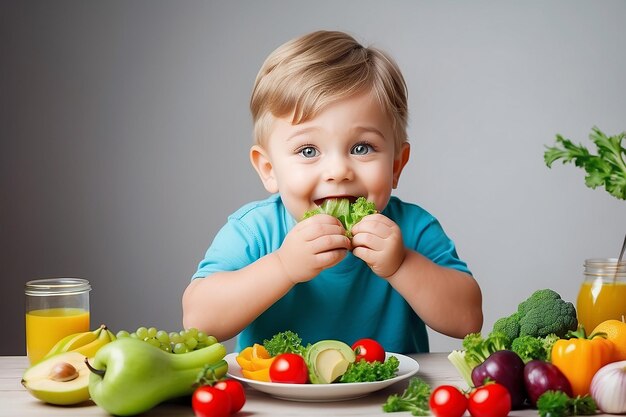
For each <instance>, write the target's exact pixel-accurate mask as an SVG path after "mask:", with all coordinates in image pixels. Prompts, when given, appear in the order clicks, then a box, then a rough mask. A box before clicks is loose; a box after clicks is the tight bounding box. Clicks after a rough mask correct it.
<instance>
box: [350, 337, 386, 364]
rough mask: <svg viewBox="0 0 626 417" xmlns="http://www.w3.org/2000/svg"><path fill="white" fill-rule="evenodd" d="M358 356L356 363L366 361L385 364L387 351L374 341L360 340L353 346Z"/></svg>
mask: <svg viewBox="0 0 626 417" xmlns="http://www.w3.org/2000/svg"><path fill="white" fill-rule="evenodd" d="M352 350H353V351H354V353H355V354H356V359H355V362H358V361H360V360H361V359H365V360H366V361H367V362H374V361H378V362H385V349H384V348H383V347H382V346H381V344H380V343H378V342H377V341H375V340H374V339H359V340H357V341H356V342H354V344H353V345H352Z"/></svg>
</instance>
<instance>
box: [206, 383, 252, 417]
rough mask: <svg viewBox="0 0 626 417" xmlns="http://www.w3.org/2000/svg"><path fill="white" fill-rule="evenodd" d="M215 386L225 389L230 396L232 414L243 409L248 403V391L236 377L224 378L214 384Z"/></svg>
mask: <svg viewBox="0 0 626 417" xmlns="http://www.w3.org/2000/svg"><path fill="white" fill-rule="evenodd" d="M213 387H215V388H217V389H221V390H222V391H225V392H226V394H228V396H229V397H230V414H235V413H236V412H237V411H239V410H241V408H242V407H243V405H244V404H245V403H246V392H245V390H244V389H243V385H241V382H239V381H235V380H234V379H222V380H221V381H217V382H216V383H215V384H213Z"/></svg>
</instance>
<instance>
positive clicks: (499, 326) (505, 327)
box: [493, 311, 520, 340]
mask: <svg viewBox="0 0 626 417" xmlns="http://www.w3.org/2000/svg"><path fill="white" fill-rule="evenodd" d="M519 319H520V315H519V313H518V312H517V311H516V312H515V313H513V314H511V315H510V316H508V317H502V318H500V319H498V320H496V322H495V323H494V324H493V331H494V332H502V333H504V334H505V335H506V336H507V337H508V338H509V339H510V340H515V338H517V336H519Z"/></svg>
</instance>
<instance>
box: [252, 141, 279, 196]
mask: <svg viewBox="0 0 626 417" xmlns="http://www.w3.org/2000/svg"><path fill="white" fill-rule="evenodd" d="M250 162H251V163H252V166H253V167H254V169H255V170H256V172H257V174H259V178H261V181H262V182H263V186H264V187H265V189H266V190H267V191H268V192H269V193H272V194H274V193H277V192H278V184H277V182H276V177H275V176H274V167H273V166H272V161H271V159H270V157H269V155H268V154H267V151H266V150H265V149H264V148H263V147H262V146H260V145H254V146H252V148H250Z"/></svg>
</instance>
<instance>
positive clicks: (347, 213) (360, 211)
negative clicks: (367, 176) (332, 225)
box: [302, 197, 378, 238]
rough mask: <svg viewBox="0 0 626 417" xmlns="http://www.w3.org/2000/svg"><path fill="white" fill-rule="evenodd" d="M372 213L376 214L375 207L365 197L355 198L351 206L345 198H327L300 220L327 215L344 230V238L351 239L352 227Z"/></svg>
mask: <svg viewBox="0 0 626 417" xmlns="http://www.w3.org/2000/svg"><path fill="white" fill-rule="evenodd" d="M374 213H378V212H377V211H376V206H375V205H374V203H372V202H371V201H367V200H366V199H365V197H359V198H357V199H356V201H355V202H354V203H352V204H350V200H348V199H347V198H329V199H326V200H324V202H323V203H322V205H321V206H319V207H318V208H316V209H313V210H309V211H307V212H306V213H304V217H303V218H302V220H304V219H308V218H309V217H311V216H315V215H316V214H329V215H331V216H333V217H336V218H337V219H339V221H340V222H341V224H342V225H343V227H344V228H345V229H346V236H348V237H350V238H351V237H352V226H354V225H355V224H357V223H358V222H360V221H361V219H362V218H363V217H365V216H367V215H369V214H374Z"/></svg>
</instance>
